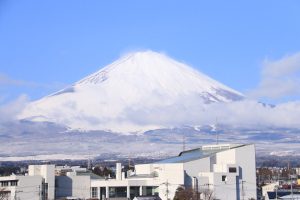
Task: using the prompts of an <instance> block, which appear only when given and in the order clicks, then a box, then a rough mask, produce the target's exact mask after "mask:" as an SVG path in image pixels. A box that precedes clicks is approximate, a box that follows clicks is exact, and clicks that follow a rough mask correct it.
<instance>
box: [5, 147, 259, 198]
mask: <svg viewBox="0 0 300 200" xmlns="http://www.w3.org/2000/svg"><path fill="white" fill-rule="evenodd" d="M0 184H1V185H0V186H1V187H0V189H1V188H5V191H7V193H9V198H8V199H19V200H23V199H24V200H28V199H31V200H35V199H36V200H40V199H42V200H43V199H47V200H53V199H90V198H92V199H98V200H104V199H134V198H135V197H138V196H150V197H151V196H152V197H154V196H159V197H160V199H162V200H169V199H173V198H174V196H175V194H176V190H178V188H185V189H191V191H193V192H195V193H196V195H198V197H199V199H207V197H208V196H211V197H213V198H212V199H222V200H243V199H256V196H257V195H256V166H255V147H254V145H253V144H249V145H237V144H222V145H207V146H202V147H200V148H197V149H193V150H189V151H184V152H181V153H180V154H179V155H178V156H176V157H172V158H168V159H164V160H161V161H159V162H155V163H150V164H139V165H136V166H135V170H134V171H131V170H130V171H127V172H122V166H121V164H120V163H117V164H116V178H113V179H112V178H104V177H99V176H97V175H95V174H92V173H91V172H89V171H88V170H86V169H83V168H71V167H70V168H65V167H56V168H55V166H54V165H31V166H29V173H28V175H27V176H15V175H12V176H8V177H0ZM0 191H1V190H0ZM26 195H27V196H26Z"/></svg>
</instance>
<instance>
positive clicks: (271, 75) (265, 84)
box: [249, 52, 300, 99]
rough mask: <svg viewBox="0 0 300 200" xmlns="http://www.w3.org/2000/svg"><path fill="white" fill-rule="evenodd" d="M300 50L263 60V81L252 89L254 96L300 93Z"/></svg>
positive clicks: (276, 97) (275, 96)
mask: <svg viewBox="0 0 300 200" xmlns="http://www.w3.org/2000/svg"><path fill="white" fill-rule="evenodd" d="M299 86H300V52H297V53H295V54H292V55H287V56H285V57H283V58H281V59H279V60H269V59H266V60H265V61H264V62H263V67H262V72H261V81H260V83H259V85H258V87H257V88H256V89H254V90H252V91H250V93H249V95H250V96H251V97H254V98H270V99H280V98H286V97H297V96H299V95H300V87H299Z"/></svg>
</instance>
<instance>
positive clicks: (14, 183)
mask: <svg viewBox="0 0 300 200" xmlns="http://www.w3.org/2000/svg"><path fill="white" fill-rule="evenodd" d="M17 185H18V181H17V180H14V181H10V186H17Z"/></svg>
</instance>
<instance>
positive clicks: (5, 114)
mask: <svg viewBox="0 0 300 200" xmlns="http://www.w3.org/2000/svg"><path fill="white" fill-rule="evenodd" d="M28 102H29V99H28V97H27V96H26V95H21V96H19V97H18V98H17V99H15V100H13V101H11V102H9V103H6V104H4V105H1V106H0V123H3V122H9V121H13V120H16V117H17V115H18V114H19V113H20V112H21V111H22V110H23V109H24V108H25V106H26V105H27V103H28Z"/></svg>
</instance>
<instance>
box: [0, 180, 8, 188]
mask: <svg viewBox="0 0 300 200" xmlns="http://www.w3.org/2000/svg"><path fill="white" fill-rule="evenodd" d="M8 183H9V181H1V186H2V187H5V186H8Z"/></svg>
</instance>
